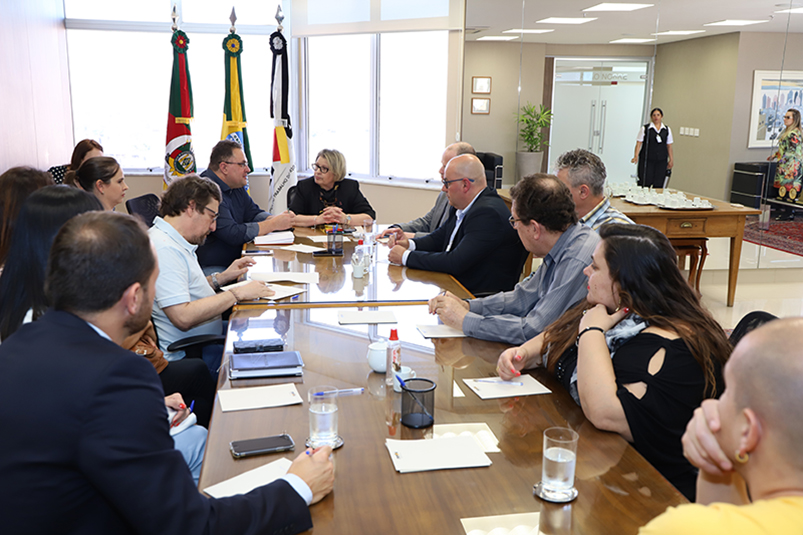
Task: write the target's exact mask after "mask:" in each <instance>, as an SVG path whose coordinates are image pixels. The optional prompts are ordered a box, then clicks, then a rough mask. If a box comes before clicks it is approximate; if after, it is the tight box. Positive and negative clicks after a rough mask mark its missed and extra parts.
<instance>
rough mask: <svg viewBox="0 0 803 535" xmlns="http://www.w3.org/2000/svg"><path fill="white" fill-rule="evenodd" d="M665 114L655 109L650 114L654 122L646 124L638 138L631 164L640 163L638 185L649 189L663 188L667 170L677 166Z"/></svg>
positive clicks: (670, 131)
mask: <svg viewBox="0 0 803 535" xmlns="http://www.w3.org/2000/svg"><path fill="white" fill-rule="evenodd" d="M663 117H664V112H663V111H661V108H653V110H652V111H651V112H650V118H651V119H652V122H651V123H650V124H645V125H644V126H643V127H642V128H641V130H639V133H638V137H636V152H635V154H634V155H633V159H632V160H630V163H636V162H638V169H637V173H638V185H639V186H642V187H645V188H649V187H650V186H652V187H653V188H663V187H664V185H665V184H666V176H667V170H669V169H672V166H673V165H675V162H674V157H673V155H672V143H673V139H672V130H670V129H669V127H668V126H666V125H665V124H663V122H661V120H662V119H663Z"/></svg>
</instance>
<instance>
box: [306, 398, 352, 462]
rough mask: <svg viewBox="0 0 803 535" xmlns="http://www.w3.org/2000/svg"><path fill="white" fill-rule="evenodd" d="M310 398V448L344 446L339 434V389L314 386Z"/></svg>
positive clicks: (307, 443)
mask: <svg viewBox="0 0 803 535" xmlns="http://www.w3.org/2000/svg"><path fill="white" fill-rule="evenodd" d="M307 396H308V398H309V438H308V439H307V442H306V445H307V447H310V448H318V447H320V446H331V447H332V448H333V449H334V448H337V447H340V446H342V445H343V439H342V438H340V437H339V436H338V434H337V389H336V388H335V387H333V386H330V385H319V386H313V387H312V388H311V389H310V390H309V392H308V394H307Z"/></svg>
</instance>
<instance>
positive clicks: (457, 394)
mask: <svg viewBox="0 0 803 535" xmlns="http://www.w3.org/2000/svg"><path fill="white" fill-rule="evenodd" d="M452 397H454V398H464V397H466V395H465V394H464V393H463V390H462V389H461V388H460V385H458V384H457V381H452Z"/></svg>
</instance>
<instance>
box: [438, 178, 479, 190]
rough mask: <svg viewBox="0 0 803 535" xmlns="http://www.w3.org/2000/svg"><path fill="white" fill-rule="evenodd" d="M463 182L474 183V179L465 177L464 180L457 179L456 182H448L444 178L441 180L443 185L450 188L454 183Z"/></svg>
mask: <svg viewBox="0 0 803 535" xmlns="http://www.w3.org/2000/svg"><path fill="white" fill-rule="evenodd" d="M461 180H468V181H469V182H474V179H473V178H465V177H464V178H455V179H454V180H446V179H445V178H443V179H441V183H442V184H443V185H444V186H446V187H447V188H448V187H449V184H451V183H452V182H460V181H461Z"/></svg>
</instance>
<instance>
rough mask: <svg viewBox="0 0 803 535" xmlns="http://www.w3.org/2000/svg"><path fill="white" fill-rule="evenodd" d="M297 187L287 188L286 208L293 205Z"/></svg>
mask: <svg viewBox="0 0 803 535" xmlns="http://www.w3.org/2000/svg"><path fill="white" fill-rule="evenodd" d="M297 189H298V186H290V187H289V188H287V206H290V205H291V204H292V203H293V199H295V198H296V190H297Z"/></svg>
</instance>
